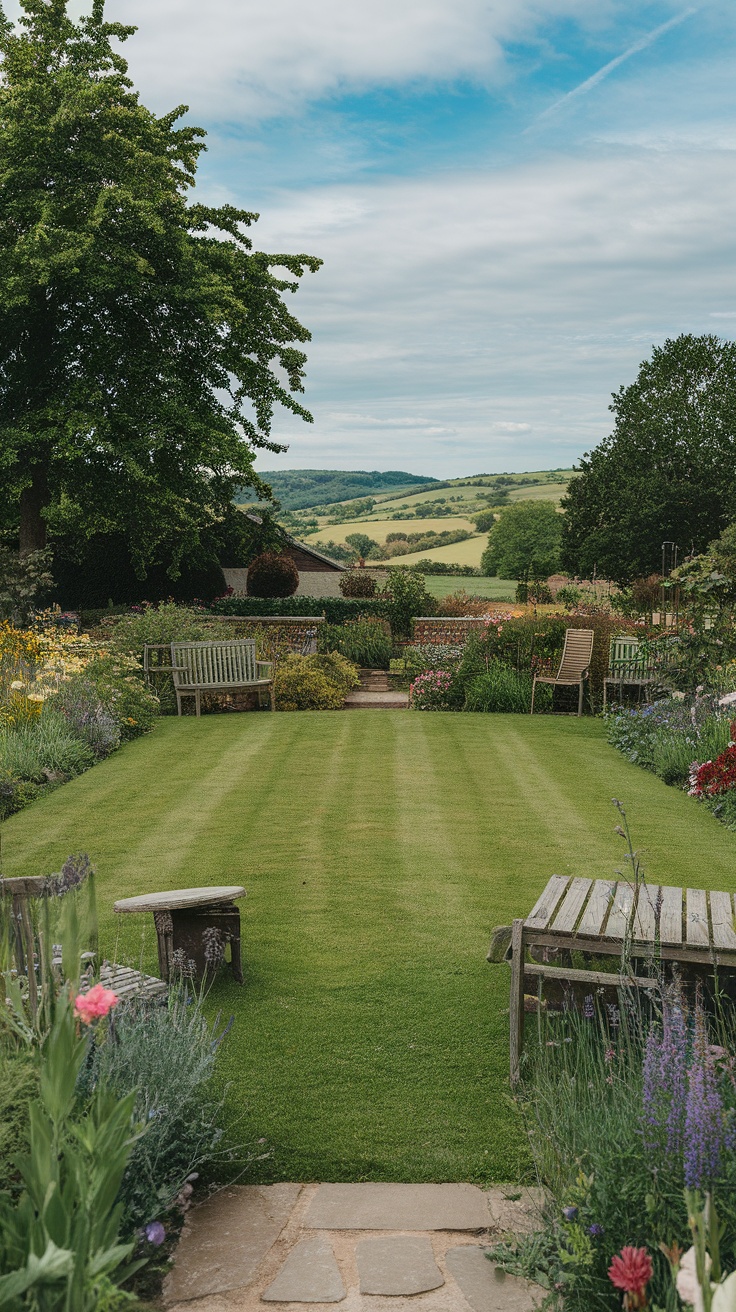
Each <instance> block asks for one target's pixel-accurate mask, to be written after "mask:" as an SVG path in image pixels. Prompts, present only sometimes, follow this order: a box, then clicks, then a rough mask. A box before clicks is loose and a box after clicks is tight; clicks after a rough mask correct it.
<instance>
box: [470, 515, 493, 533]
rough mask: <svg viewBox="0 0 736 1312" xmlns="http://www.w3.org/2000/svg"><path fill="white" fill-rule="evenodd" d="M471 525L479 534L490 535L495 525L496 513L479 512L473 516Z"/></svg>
mask: <svg viewBox="0 0 736 1312" xmlns="http://www.w3.org/2000/svg"><path fill="white" fill-rule="evenodd" d="M473 523H474V524H475V527H476V528H477V530H478V532H479V533H490V531H491V529H492V528H493V527H494V525H495V523H496V513H495V511H494V510H479V511H478V513H477V514H476V515H473Z"/></svg>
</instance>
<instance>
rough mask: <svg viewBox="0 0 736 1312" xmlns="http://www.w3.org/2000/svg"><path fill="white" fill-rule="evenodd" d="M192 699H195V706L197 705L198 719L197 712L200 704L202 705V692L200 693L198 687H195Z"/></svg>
mask: <svg viewBox="0 0 736 1312" xmlns="http://www.w3.org/2000/svg"><path fill="white" fill-rule="evenodd" d="M194 700H195V703H196V707H197V719H199V713H200V710H201V705H202V694H201V692H200V691H199V688H198V689H197V691H196V692H195V694H194Z"/></svg>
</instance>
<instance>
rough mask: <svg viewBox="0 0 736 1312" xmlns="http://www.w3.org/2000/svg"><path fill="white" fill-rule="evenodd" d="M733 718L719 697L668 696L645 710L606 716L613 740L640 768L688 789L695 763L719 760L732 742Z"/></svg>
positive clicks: (631, 709)
mask: <svg viewBox="0 0 736 1312" xmlns="http://www.w3.org/2000/svg"><path fill="white" fill-rule="evenodd" d="M729 723H730V721H729V714H728V710H727V709H722V708H721V707H719V706H718V704H717V700H716V698H715V697H713V696H708V695H705V696H699V697H695V698H691V699H684V700H681V699H680V697H679V696H677V697H663V698H661V699H660V700H659V701H656V702H653V703H648V704H645V705H644V706H632V707H625V706H621V707H615V708H614V709H613V710H612V711H610V712H609V714H608V715H607V716H606V734H607V736H608V741H609V742H610V743H612V745H613V746H614V747H617V748H618V750H619V751H620V752H623V754H624V756H626V757H627V759H628V760H629V761H632V762H633V763H634V765H640V766H641V767H642V768H643V769H645V770H651V771H652V773H653V774H656V775H659V777H660V779H663V780H664V782H665V783H666V784H677V785H679V786H680V787H682V786H683V785H684V784H685V783H686V782H687V779H688V777H689V773H690V767H691V765H692V763H693V761H698V762H699V763H701V764H702V763H703V762H704V761H711V760H714V759H715V757H717V756H719V755H720V753H721V752H723V751H724V750H725V748H726V747H728V745H729V742H730V733H729Z"/></svg>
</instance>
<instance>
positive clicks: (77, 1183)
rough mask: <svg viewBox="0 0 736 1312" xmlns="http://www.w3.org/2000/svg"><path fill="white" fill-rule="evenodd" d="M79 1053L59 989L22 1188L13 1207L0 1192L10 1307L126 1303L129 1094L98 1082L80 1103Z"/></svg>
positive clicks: (57, 1309) (90, 1307)
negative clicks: (122, 1288)
mask: <svg viewBox="0 0 736 1312" xmlns="http://www.w3.org/2000/svg"><path fill="white" fill-rule="evenodd" d="M86 1054H87V1036H86V1035H83V1036H82V1037H81V1038H78V1037H77V1036H76V1033H75V1024H74V1018H73V1016H72V1012H71V1003H70V1000H69V998H68V996H67V995H66V994H65V993H62V994H61V995H60V998H59V1004H58V1008H57V1014H56V1019H55V1021H54V1024H53V1026H52V1028H51V1031H50V1033H49V1035H48V1038H47V1039H46V1042H45V1044H44V1047H43V1052H42V1062H41V1070H40V1097H39V1099H38V1101H36V1102H33V1103H31V1105H30V1108H29V1121H30V1125H29V1151H28V1153H27V1154H26V1155H25V1156H24V1157H22V1158H21V1159H20V1161H19V1169H20V1174H21V1177H22V1181H23V1185H24V1191H23V1194H22V1195H21V1198H20V1200H19V1201H18V1202H17V1203H14V1202H13V1201H12V1199H11V1198H10V1197H8V1196H7V1195H5V1196H2V1195H0V1305H6V1306H8V1307H9V1308H18V1309H22V1308H28V1309H29V1312H31V1310H32V1309H33V1310H34V1312H35V1309H39V1308H41V1309H43V1312H69V1310H70V1309H72V1308H73V1309H74V1312H98V1309H99V1308H100V1307H101V1306H106V1307H107V1308H109V1309H112V1308H114V1307H122V1306H124V1304H125V1302H131V1301H132V1300H131V1298H130V1296H126V1295H120V1296H119V1297H118V1298H117V1299H116V1297H115V1284H116V1283H117V1281H119V1280H120V1279H122V1278H124V1276H125V1274H126V1270H125V1266H124V1264H125V1263H127V1261H128V1258H129V1257H130V1254H131V1252H132V1249H133V1244H132V1243H128V1244H125V1243H121V1242H120V1235H119V1232H120V1220H121V1213H122V1208H121V1206H120V1204H119V1203H116V1201H115V1200H116V1197H117V1194H118V1190H119V1188H120V1183H121V1181H122V1178H123V1175H124V1172H125V1168H126V1165H127V1163H128V1159H129V1157H130V1154H131V1151H132V1148H133V1145H134V1142H135V1139H136V1137H137V1135H138V1133H140V1131H138V1130H137V1129H136V1128H135V1127H134V1126H133V1124H132V1113H133V1104H134V1098H135V1095H133V1094H130V1095H129V1096H128V1097H126V1098H123V1099H118V1098H116V1097H115V1096H114V1095H113V1094H111V1093H110V1092H109V1091H108V1090H107V1089H106V1088H105V1087H104V1085H102V1084H99V1085H98V1086H97V1087H96V1088H95V1090H94V1092H93V1094H92V1097H91V1100H90V1103H89V1106H88V1108H82V1106H81V1105H80V1102H79V1099H78V1096H77V1093H76V1086H77V1081H78V1078H79V1075H80V1072H81V1069H82V1066H83V1063H84V1061H85V1057H86ZM131 1269H132V1268H131V1267H128V1271H130V1270H131ZM105 1300H107V1301H105Z"/></svg>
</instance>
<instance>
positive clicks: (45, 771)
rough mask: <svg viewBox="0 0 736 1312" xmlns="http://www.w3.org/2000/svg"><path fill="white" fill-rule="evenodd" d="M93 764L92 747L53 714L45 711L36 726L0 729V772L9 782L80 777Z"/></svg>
mask: <svg viewBox="0 0 736 1312" xmlns="http://www.w3.org/2000/svg"><path fill="white" fill-rule="evenodd" d="M94 762H95V754H94V752H93V751H92V748H91V747H89V746H88V745H87V743H84V742H82V741H81V740H80V739H79V738H77V737H76V735H75V734H74V733H73V732H72V731H71V729H70V727H69V725H68V724H67V723H66V720H65V719H64V717H63V715H61V714H59V713H58V712H56V711H51V710H48V709H45V710H44V713H43V715H42V716H41V718H40V719H39V721H38V722H37V724H34V725H18V726H17V727H15V728H13V729H5V730H0V770H2V771H3V772H5V774H6V775H7V776H8V777H9V778H11V779H24V780H28V781H30V782H31V783H36V784H43V783H48V781H49V776H52V777H53V776H54V775H67V776H73V775H77V774H81V773H82V772H83V771H84V770H88V769H89V767H90V766H91V765H94Z"/></svg>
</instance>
